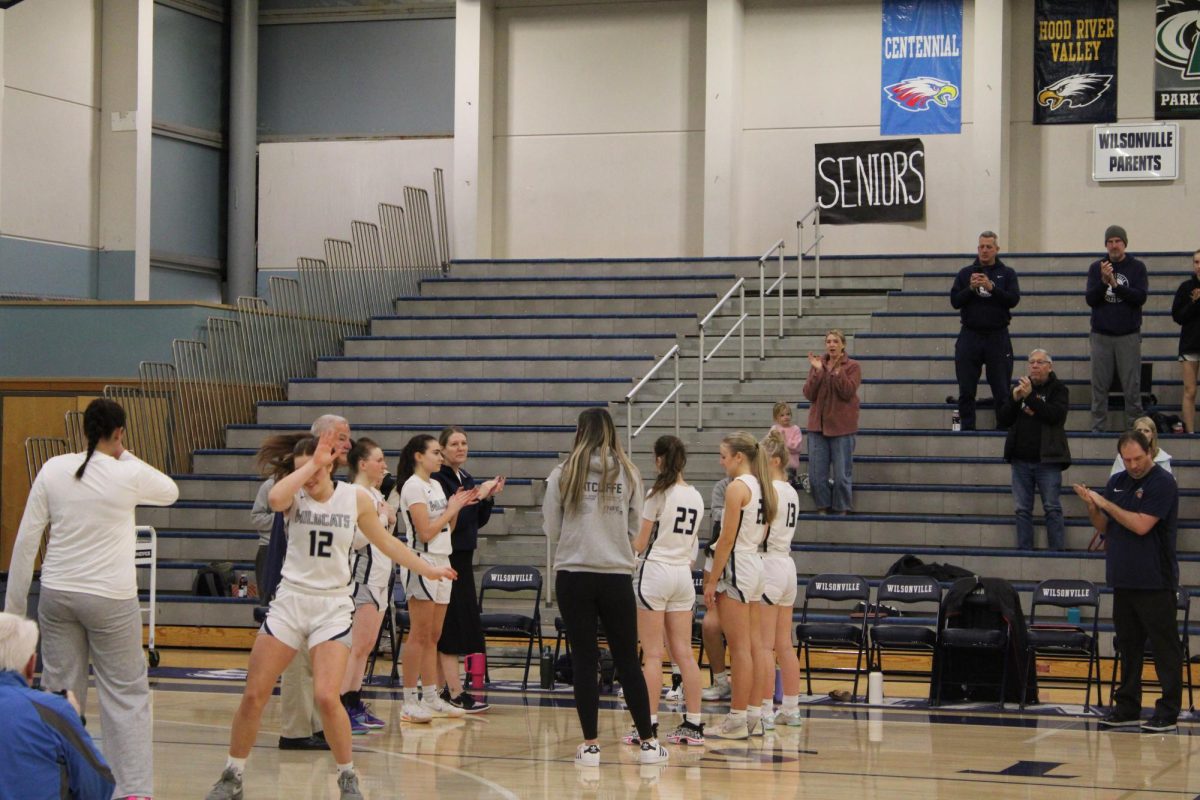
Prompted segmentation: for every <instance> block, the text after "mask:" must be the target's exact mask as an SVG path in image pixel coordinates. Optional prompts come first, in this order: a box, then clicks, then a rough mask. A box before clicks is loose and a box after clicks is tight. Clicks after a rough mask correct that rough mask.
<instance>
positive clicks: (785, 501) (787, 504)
mask: <svg viewBox="0 0 1200 800" xmlns="http://www.w3.org/2000/svg"><path fill="white" fill-rule="evenodd" d="M772 483H774V484H775V494H776V495H778V497H779V506H778V507H777V508H776V509H775V519H773V520H771V527H770V530H768V531H767V539H766V541H764V542H763V553H764V554H765V555H769V556H774V555H782V556H788V557H790V556H791V554H792V539H794V538H795V536H796V517H797V515H798V514H799V513H800V495H798V494H796V490H795V489H794V488H793V487H792V485H791V484H790V483H788V482H787V481H772Z"/></svg>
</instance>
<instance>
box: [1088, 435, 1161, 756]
mask: <svg viewBox="0 0 1200 800" xmlns="http://www.w3.org/2000/svg"><path fill="white" fill-rule="evenodd" d="M1117 452H1118V453H1120V454H1121V460H1123V461H1124V462H1125V471H1124V472H1119V473H1117V474H1116V475H1113V476H1112V477H1111V478H1109V479H1108V485H1107V486H1105V487H1104V490H1103V491H1102V492H1095V491H1092V490H1090V489H1088V488H1087V487H1086V486H1084V485H1083V484H1076V485H1075V487H1074V488H1075V493H1076V494H1077V495H1079V497H1080V498H1081V499H1082V500H1083V501H1084V502H1085V503H1087V511H1088V518H1089V519H1090V520H1091V522H1092V525H1093V526H1095V527H1096V528H1099V529H1102V530H1104V533H1105V540H1106V541H1107V545H1108V547H1107V550H1106V552H1105V566H1106V569H1105V574H1106V580H1107V581H1108V585H1109V586H1111V587H1112V590H1113V608H1112V618H1113V627H1114V628H1115V629H1116V641H1117V643H1118V646H1119V649H1120V653H1121V685H1120V686H1119V687H1117V691H1116V694H1115V700H1114V703H1113V707H1112V710H1110V711H1109V712H1108V715H1107V716H1105V717H1104V719H1102V720H1100V724H1101V725H1103V726H1104V727H1106V728H1118V727H1126V726H1133V725H1137V724H1139V720H1140V718H1141V711H1142V665H1143V659H1144V656H1145V649H1146V642H1147V641H1149V643H1150V649H1151V651H1152V652H1153V654H1154V670H1155V672H1156V673H1158V682H1159V685H1160V686H1161V687H1162V696H1161V697H1160V698H1159V699H1158V702H1156V703H1155V706H1154V715H1153V716H1152V717H1151V718H1150V719H1148V720H1146V721H1145V722H1142V723H1141V728H1142V730H1143V731H1148V732H1153V733H1159V732H1163V731H1172V730H1175V723H1176V720H1177V719H1178V717H1179V710H1180V708H1181V706H1182V704H1183V681H1182V669H1183V648H1182V646H1181V643H1180V641H1179V629H1178V627H1177V624H1178V623H1177V622H1176V615H1177V609H1176V607H1175V592H1176V590H1177V589H1178V587H1179V561H1178V557H1177V555H1176V527H1177V526H1176V523H1177V520H1178V517H1179V489H1178V487H1177V486H1176V484H1175V478H1174V477H1173V476H1172V475H1171V473H1169V472H1167V471H1166V470H1165V469H1163V468H1162V467H1160V466H1158V465H1157V464H1155V463H1154V460H1153V458H1152V457H1151V455H1150V443H1149V442H1148V441H1146V437H1145V436H1144V435H1142V434H1141V433H1140V432H1138V431H1128V432H1126V433H1123V434H1121V438H1120V439H1119V440H1118V441H1117Z"/></svg>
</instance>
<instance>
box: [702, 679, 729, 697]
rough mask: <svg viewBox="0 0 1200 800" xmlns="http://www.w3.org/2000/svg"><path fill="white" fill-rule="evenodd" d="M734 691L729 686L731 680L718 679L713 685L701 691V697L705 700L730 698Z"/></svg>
mask: <svg viewBox="0 0 1200 800" xmlns="http://www.w3.org/2000/svg"><path fill="white" fill-rule="evenodd" d="M732 694H733V693H732V691H731V690H730V688H729V681H728V680H724V681H717V682H716V683H714V684H713V685H712V686H709V687H707V688H705V689H703V690H702V691H701V692H700V698H701V699H703V700H728V699H729V698H730V697H731V696H732Z"/></svg>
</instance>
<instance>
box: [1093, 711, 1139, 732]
mask: <svg viewBox="0 0 1200 800" xmlns="http://www.w3.org/2000/svg"><path fill="white" fill-rule="evenodd" d="M1140 724H1141V719H1139V718H1138V716H1137V715H1136V714H1133V715H1129V714H1126V713H1124V712H1122V711H1115V710H1114V711H1110V712H1108V713H1107V714H1105V715H1104V716H1103V717H1101V718H1100V727H1102V728H1132V727H1134V726H1137V725H1140Z"/></svg>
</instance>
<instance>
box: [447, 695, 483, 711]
mask: <svg viewBox="0 0 1200 800" xmlns="http://www.w3.org/2000/svg"><path fill="white" fill-rule="evenodd" d="M447 694H449V693H448V692H447ZM446 702H447V703H449V704H450V705H452V706H456V707H458V708H461V709H462V710H463V711H465V712H467V713H468V714H479V713H481V712H483V711H487V710H488V709H489V708H491V705H490V704H488V703H485V702H483V701H482V700H477V699H476V698H475V696H474V695H473V694H471V693H470V692H462V693H460V694H459V695H458V697H451V698H450V699H448V700H447V701H446Z"/></svg>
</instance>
